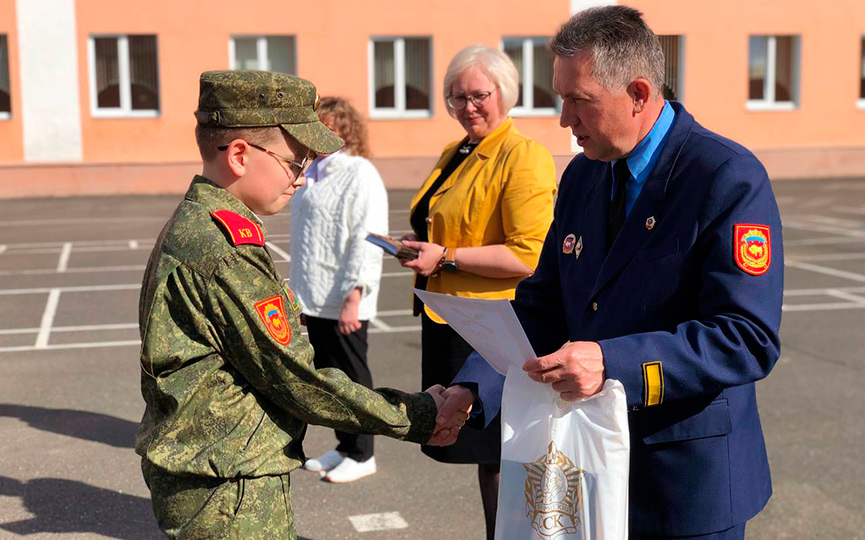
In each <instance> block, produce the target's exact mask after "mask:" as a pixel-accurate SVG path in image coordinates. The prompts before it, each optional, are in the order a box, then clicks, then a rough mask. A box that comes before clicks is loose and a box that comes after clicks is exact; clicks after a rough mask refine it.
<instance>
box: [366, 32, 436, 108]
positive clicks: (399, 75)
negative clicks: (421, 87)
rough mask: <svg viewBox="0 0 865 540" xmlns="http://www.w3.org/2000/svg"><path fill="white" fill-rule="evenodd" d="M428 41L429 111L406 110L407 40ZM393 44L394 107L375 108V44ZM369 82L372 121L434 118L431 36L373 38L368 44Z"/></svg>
mask: <svg viewBox="0 0 865 540" xmlns="http://www.w3.org/2000/svg"><path fill="white" fill-rule="evenodd" d="M406 39H426V40H429V80H430V88H429V96H430V100H429V109H427V110H420V109H406V108H405V40H406ZM382 41H391V42H393V65H394V71H395V73H394V77H393V86H394V107H376V106H375V44H376V42H382ZM368 67H369V69H368V75H369V77H368V80H369V118H370V120H413V119H418V118H432V117H433V114H434V111H435V99H433V96H434V95H435V92H434V88H435V84H434V83H433V40H432V37H429V36H401V37H391V36H373V37H371V38H370V40H369V44H368Z"/></svg>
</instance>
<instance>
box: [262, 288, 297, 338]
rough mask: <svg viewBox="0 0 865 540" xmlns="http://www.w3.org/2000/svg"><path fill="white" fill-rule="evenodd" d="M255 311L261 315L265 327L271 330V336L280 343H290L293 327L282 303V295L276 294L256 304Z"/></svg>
mask: <svg viewBox="0 0 865 540" xmlns="http://www.w3.org/2000/svg"><path fill="white" fill-rule="evenodd" d="M255 311H257V312H258V316H259V317H261V322H263V323H264V327H265V328H267V331H268V332H270V335H271V337H273V339H275V340H276V342H277V343H279V344H280V345H288V344H289V343H290V342H291V327H290V326H289V325H288V319H287V318H286V317H285V307H283V305H282V296H274V297H272V298H268V299H267V300H262V301H261V302H258V303H256V304H255Z"/></svg>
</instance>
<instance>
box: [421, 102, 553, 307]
mask: <svg viewBox="0 0 865 540" xmlns="http://www.w3.org/2000/svg"><path fill="white" fill-rule="evenodd" d="M462 142H463V141H462V140H460V141H454V142H452V143H450V144H449V145H447V147H446V148H445V150H444V152H443V153H442V155H441V157H440V158H439V160H438V163H436V165H435V167H433V170H432V172H431V173H430V175H429V176H428V177H427V179H426V180H424V183H423V185H422V186H421V188H420V190H419V191H418V192H417V193H416V194H415V196H414V199H413V200H412V202H411V211H412V212H414V210H415V207H416V206H417V204H418V202H419V201H420V199H421V198H422V197H423V195H424V193H426V192H427V190H428V189H429V188H430V186H431V185H432V184H433V182H435V180H436V179H437V178H438V177H439V175H440V174H441V171H442V168H444V166H445V165H447V163H448V161H450V159H451V157H453V155H454V154H455V153H456V151H457V148H458V147H459V146H460V144H461V143H462ZM556 189H557V188H556V168H555V165H554V164H553V157H552V156H551V155H550V152H549V150H547V149H546V148H544V146H543V145H541V144H539V143H537V142H535V141H533V140H531V139H529V138H527V137H526V136H524V135H523V134H521V133H520V132H519V131H517V128H516V127H514V125H513V121H512V120H511V119H510V118H508V119H506V120H505V121H504V122H502V124H501V125H500V126H499V127H498V128H496V129H495V131H493V132H492V133H490V134H489V135H487V136H486V137H484V139H483V140H482V141H481V142H480V144H479V145H478V147H477V148H475V150H474V152H472V153H471V154H470V155H469V157H467V158H466V159H465V161H463V162H462V163H461V164H460V166H459V167H457V169H456V170H455V171H454V172H453V173H452V174H451V175H450V177H449V178H448V179H447V180H445V182H444V184H442V185H441V187H440V188H439V189H438V191H437V192H436V193H435V194H434V195H433V196H432V199H430V212H429V217H428V218H427V233H428V235H429V241H430V242H433V243H436V244H439V245H441V246H445V247H446V248H448V249H455V248H458V247H477V246H488V245H493V244H504V245H505V246H507V247H508V249H510V251H511V253H513V254H514V255H515V256H516V257H517V258H518V259H519V260H521V261H522V262H523V263H525V264H526V266H528V267H530V268H532V269H534V268H535V267H537V265H538V258H539V257H540V254H541V247H542V246H543V244H544V238H545V237H546V235H547V230H548V229H549V228H550V223H552V221H553V201H554V199H555V196H556ZM415 279H417V278H415ZM520 279H522V278H518V277H514V278H488V277H482V276H478V275H475V274H470V273H468V272H464V271H461V270H460V271H457V272H455V273H453V274H449V273H446V272H440V273H439V274H438V275H436V276H432V277H430V278H429V281H428V282H427V287H426V288H427V290H428V291H432V292H439V293H445V294H451V295H454V296H462V297H469V298H491V299H501V298H507V299H513V297H514V291H515V289H516V286H517V283H518V282H519V281H520ZM425 310H426V313H427V315H429V317H430V318H431V319H432V320H434V321H436V322H438V323H444V321H443V320H442V319H441V318H440V317H439V316H438V315H436V314H435V313H434V312H433V311H432V310H430V309H429V308H425Z"/></svg>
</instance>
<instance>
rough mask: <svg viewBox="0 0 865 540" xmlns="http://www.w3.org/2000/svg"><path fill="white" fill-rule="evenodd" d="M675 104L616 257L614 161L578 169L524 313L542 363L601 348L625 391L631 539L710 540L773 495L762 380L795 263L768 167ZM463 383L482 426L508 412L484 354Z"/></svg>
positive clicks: (523, 298) (566, 185)
mask: <svg viewBox="0 0 865 540" xmlns="http://www.w3.org/2000/svg"><path fill="white" fill-rule="evenodd" d="M672 105H673V107H674V109H675V111H676V118H675V121H674V123H673V125H672V127H671V128H670V132H669V134H668V139H667V141H666V143H665V145H664V147H663V148H662V150H661V154H660V157H659V159H658V162H657V164H656V165H655V167H654V169H653V171H652V173H651V175H650V176H649V178H648V179H647V181H646V184H645V185H644V187H643V190H642V192H641V193H640V195H639V197H638V198H637V200H636V202H635V203H634V206H633V208H632V210H631V212H630V214H628V217H627V220H626V221H625V224H624V227H623V228H622V230H621V232H620V233H619V235H618V237H617V238H616V240H615V243H614V244H613V245H612V247H611V249H610V252H609V254H607V252H606V245H605V234H606V223H607V213H608V208H609V204H610V183H609V180H608V179H609V177H610V174H611V172H610V169H611V167H610V164H609V163H604V162H600V161H592V160H590V159H588V158H586V157H585V156H583V155H579V156H577V157H575V158H574V159H573V161H571V163H570V164H569V165H568V167H567V169H566V170H565V172H564V174H563V176H562V181H561V185H560V188H559V197H558V200H557V202H556V209H555V219H554V221H553V224H552V225H551V227H550V231H549V233H548V235H547V238H546V241H545V243H544V247H543V250H542V252H541V258H540V262H539V264H538V268H537V270H536V272H535V273H534V275H532V276H531V277H529V278H527V279H525V280H523V281H522V282H521V283H520V284H519V286H518V287H517V291H516V299H515V300H514V302H513V306H514V309H515V311H516V312H517V315H518V316H519V319H520V321H521V323H522V325H523V327H524V328H525V330H526V333H527V334H528V336H529V339H530V341H531V343H532V345H533V347H534V350H535V352H536V353H537V354H538V355H539V356H543V355H546V354H549V353H551V352H554V351H556V350H557V349H559V348H560V347H561V346H562V345H563V344H564V343H565V342H566V341H569V340H570V341H597V342H599V343H600V346H601V349H602V350H603V354H604V364H605V369H606V376H607V378H610V379H616V380H619V381H621V382H622V384H623V385H624V387H625V391H626V393H627V399H628V407H629V408H630V411H631V412H630V413H629V415H628V418H629V421H630V430H631V470H630V488H629V491H630V520H631V521H630V527H631V530H632V531H639V532H643V533H649V534H658V535H697V534H706V533H710V532H714V531H719V530H723V529H727V528H729V527H732V526H733V525H736V524H739V523H742V522H744V521H746V520H748V519H749V518H751V517H752V516H754V515H755V514H756V513H757V512H759V511H760V510H761V509H762V508H763V506H764V505H765V504H766V501H767V500H768V499H769V496H770V495H771V492H772V486H771V480H770V477H769V464H768V460H767V457H766V448H765V444H764V441H763V433H762V430H761V427H760V418H759V415H758V412H757V401H756V396H755V392H754V382H755V381H757V380H759V379H762V378H763V377H765V376H766V375H767V374H768V373H769V371H770V370H771V369H772V366H773V365H774V364H775V361H776V360H777V359H778V356H779V354H780V342H779V337H778V331H779V326H780V323H781V302H782V294H783V280H784V257H783V247H782V242H781V220H780V216H779V214H778V207H777V204H776V202H775V197H774V194H773V193H772V188H771V185H770V183H769V179H768V177H767V175H766V171H765V169H764V168H763V166H762V165H761V164H760V162H759V161H758V160H757V159H756V158H755V157H754V156H753V155H752V154H751V152H749V151H748V150H747V149H745V148H743V147H742V146H740V145H738V144H736V143H734V142H732V141H729V140H727V139H724V138H723V137H720V136H718V135H716V134H714V133H712V132H710V131H708V130H707V129H705V128H703V127H702V126H700V125H699V124H697V123H696V122H695V121H694V118H693V117H692V116H691V115H690V114H688V112H687V111H685V109H684V108H683V107H682V106H681V105H679V104H677V103H673V104H672ZM737 225H738V226H739V227H737ZM743 226H744V227H743ZM766 228H768V233H767V230H766ZM569 235H573V236H572V237H571V239H570V240H568V236H569ZM575 240H576V241H575ZM566 241H567V242H566ZM577 253H579V256H577ZM767 265H768V269H767V268H766V266H767ZM459 382H464V383H466V385H467V386H470V387H472V388H474V389H475V390H476V393H477V395H478V398H479V400H480V402H481V403H480V406H481V408H482V410H483V418H485V419H486V420H482V422H483V421H486V422H489V421H490V420H491V419H492V418H494V417H495V416H496V414H497V413H498V411H499V408H500V401H501V391H502V384H503V382H504V379H503V377H502V376H501V375H499V374H498V373H496V372H495V371H493V370H492V368H490V367H489V366H488V365H487V364H486V363H485V362H484V361H483V360H482V359H480V357H479V356H477V355H476V354H473V355H472V356H470V357H469V361H467V362H466V365H465V367H464V368H463V370H462V371H461V372H460V373H459V374H458V376H457V378H456V379H455V380H454V383H459Z"/></svg>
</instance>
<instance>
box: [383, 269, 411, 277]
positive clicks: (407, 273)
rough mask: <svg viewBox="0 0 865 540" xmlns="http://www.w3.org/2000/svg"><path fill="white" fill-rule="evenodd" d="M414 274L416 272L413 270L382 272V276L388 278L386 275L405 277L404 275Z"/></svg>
mask: <svg viewBox="0 0 865 540" xmlns="http://www.w3.org/2000/svg"><path fill="white" fill-rule="evenodd" d="M412 274H414V272H412V271H411V270H409V271H407V272H382V274H381V277H383V278H386V277H403V276H410V275H412Z"/></svg>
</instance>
